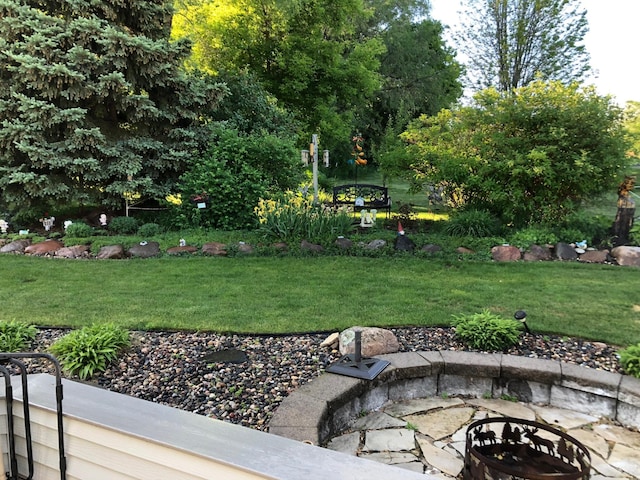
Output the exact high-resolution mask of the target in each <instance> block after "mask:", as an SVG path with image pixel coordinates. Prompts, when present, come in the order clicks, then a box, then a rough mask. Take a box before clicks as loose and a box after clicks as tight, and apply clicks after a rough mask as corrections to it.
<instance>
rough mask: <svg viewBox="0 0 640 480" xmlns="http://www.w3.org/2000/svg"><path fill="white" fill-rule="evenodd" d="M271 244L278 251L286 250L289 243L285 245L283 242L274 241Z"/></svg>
mask: <svg viewBox="0 0 640 480" xmlns="http://www.w3.org/2000/svg"><path fill="white" fill-rule="evenodd" d="M271 246H272V247H273V248H275V249H276V250H277V251H279V252H286V251H287V250H289V245H287V244H286V243H285V242H276V243H274V244H272V245H271Z"/></svg>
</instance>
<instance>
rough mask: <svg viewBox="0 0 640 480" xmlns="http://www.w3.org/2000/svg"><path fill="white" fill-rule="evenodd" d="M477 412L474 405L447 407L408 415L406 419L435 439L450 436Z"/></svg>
mask: <svg viewBox="0 0 640 480" xmlns="http://www.w3.org/2000/svg"><path fill="white" fill-rule="evenodd" d="M474 413H475V409H474V408H472V407H456V408H447V409H446V410H438V411H435V412H431V413H425V414H418V415H408V416H406V417H404V419H405V420H406V421H407V422H408V423H410V424H412V425H415V426H416V428H417V429H418V431H419V432H420V433H423V434H425V435H428V436H429V437H431V438H432V439H434V440H440V439H441V438H445V437H448V436H450V435H452V434H453V433H455V432H457V431H458V430H460V428H461V427H462V426H463V425H466V424H467V423H469V422H470V420H471V417H472V416H473V414H474Z"/></svg>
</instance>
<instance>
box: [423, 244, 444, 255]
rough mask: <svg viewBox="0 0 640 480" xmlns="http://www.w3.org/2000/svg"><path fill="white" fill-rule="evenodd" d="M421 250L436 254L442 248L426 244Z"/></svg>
mask: <svg viewBox="0 0 640 480" xmlns="http://www.w3.org/2000/svg"><path fill="white" fill-rule="evenodd" d="M421 250H422V251H423V252H426V253H438V252H441V251H442V247H441V246H440V245H436V244H434V243H428V244H427V245H425V246H423V247H422V249H421Z"/></svg>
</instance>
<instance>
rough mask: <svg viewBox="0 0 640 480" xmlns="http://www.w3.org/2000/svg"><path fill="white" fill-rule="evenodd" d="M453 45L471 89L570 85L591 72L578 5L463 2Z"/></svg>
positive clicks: (525, 0) (565, 1) (545, 0)
mask: <svg viewBox="0 0 640 480" xmlns="http://www.w3.org/2000/svg"><path fill="white" fill-rule="evenodd" d="M466 7H467V8H466V11H465V14H466V17H465V20H464V22H463V26H462V28H461V29H460V30H459V32H458V35H457V37H458V45H457V48H459V49H460V51H461V52H462V53H464V54H465V55H466V57H467V58H468V74H469V78H470V80H471V82H472V84H473V86H474V87H479V88H486V87H495V88H497V89H498V90H501V91H509V90H512V89H514V88H518V87H522V86H524V85H527V84H529V83H531V82H532V81H533V80H534V79H535V78H536V75H539V76H541V78H542V79H545V80H560V81H562V82H565V83H570V82H572V81H575V80H581V79H582V78H583V76H584V75H585V74H586V73H587V72H588V71H589V70H590V67H589V54H588V52H587V50H586V48H585V45H584V43H583V41H584V37H585V35H586V33H587V31H588V22H587V18H586V11H585V10H584V9H583V8H582V7H581V4H580V1H579V0H466Z"/></svg>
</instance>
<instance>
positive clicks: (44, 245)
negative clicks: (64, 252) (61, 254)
mask: <svg viewBox="0 0 640 480" xmlns="http://www.w3.org/2000/svg"><path fill="white" fill-rule="evenodd" d="M62 247H64V245H63V244H62V242H59V241H57V240H45V241H44V242H38V243H34V244H32V245H29V246H28V247H26V248H25V249H24V253H25V254H26V255H36V256H39V257H42V256H45V255H54V254H55V253H56V252H57V251H58V250H60V249H61V248H62Z"/></svg>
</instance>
